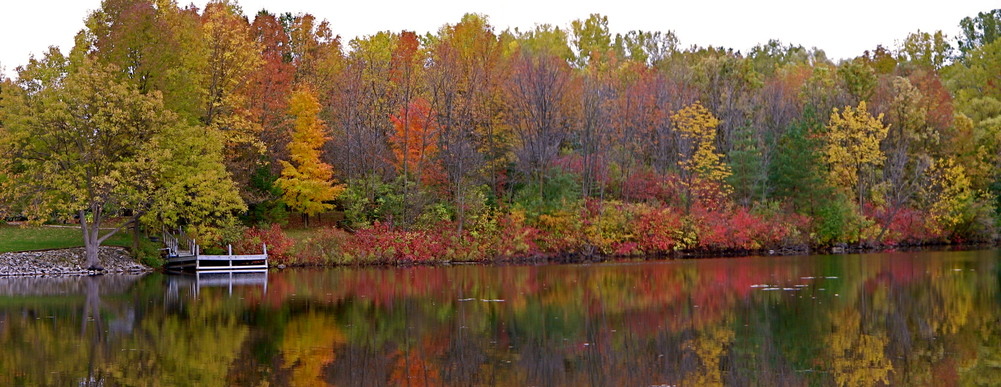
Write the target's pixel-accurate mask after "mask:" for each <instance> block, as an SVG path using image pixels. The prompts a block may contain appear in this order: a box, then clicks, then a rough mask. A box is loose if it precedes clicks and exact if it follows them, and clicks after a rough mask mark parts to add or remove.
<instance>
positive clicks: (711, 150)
mask: <svg viewBox="0 0 1001 387" xmlns="http://www.w3.org/2000/svg"><path fill="white" fill-rule="evenodd" d="M671 121H672V122H674V126H675V128H676V129H677V130H678V131H679V132H680V133H681V135H682V136H683V137H684V138H685V139H687V140H688V141H689V142H690V143H689V144H688V146H687V147H685V148H687V150H686V151H683V153H684V155H683V157H684V158H683V159H682V160H681V162H679V166H680V167H681V169H682V171H683V174H682V178H683V179H684V181H685V185H686V186H687V187H688V189H689V193H690V195H691V196H692V198H690V199H689V203H690V202H691V201H692V199H694V200H698V201H699V203H700V204H702V205H703V206H705V207H706V208H707V209H719V208H721V207H722V205H723V200H724V199H725V198H726V196H727V195H729V194H730V192H731V191H732V188H730V186H729V184H727V183H726V178H727V177H729V176H730V175H731V174H732V173H733V172H731V170H730V166H729V165H727V164H726V162H724V161H723V154H722V153H719V152H718V151H717V150H716V141H715V139H716V127H717V126H719V123H720V121H719V119H717V118H716V117H715V116H713V114H712V112H710V111H709V109H706V108H705V107H703V106H702V104H701V103H700V102H698V101H696V102H695V103H694V104H692V105H689V106H687V107H685V108H683V109H681V110H679V111H678V112H677V113H674V115H673V116H671Z"/></svg>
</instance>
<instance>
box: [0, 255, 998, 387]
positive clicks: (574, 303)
mask: <svg viewBox="0 0 1001 387" xmlns="http://www.w3.org/2000/svg"><path fill="white" fill-rule="evenodd" d="M998 260H999V255H998V253H997V252H996V251H981V252H939V253H931V252H930V253H913V254H902V253H899V254H873V255H864V256H852V255H846V256H817V257H781V258H748V259H719V260H692V261H672V262H624V263H613V264H601V265H562V266H560V265H553V266H503V267H484V266H459V267H441V268H429V267H424V268H407V269H331V270H299V271H284V272H272V273H269V274H268V276H267V277H266V279H265V280H263V281H256V282H254V281H249V282H248V281H243V282H231V283H229V284H222V285H221V286H215V285H219V284H213V283H210V282H199V283H194V284H192V283H190V282H184V281H186V279H184V278H178V277H168V276H164V275H159V274H154V275H150V276H147V277H145V278H142V279H141V280H140V279H135V278H133V279H128V280H125V279H115V277H111V276H105V277H89V278H72V279H60V280H51V279H49V280H38V279H23V278H22V279H9V278H8V279H0V384H3V385H24V384H27V385H70V384H76V385H87V384H93V385H149V384H161V385H178V386H185V385H191V386H195V385H198V386H204V385H262V384H271V385H307V386H309V385H360V386H381V385H411V386H421V385H449V386H464V385H661V384H668V385H674V384H677V385H699V386H705V385H721V384H727V385H768V386H782V385H804V384H814V385H879V384H892V385H928V384H958V385H973V384H978V383H981V384H982V383H987V384H989V383H991V382H992V381H997V380H1001V374H999V369H998V368H997V367H995V366H994V365H996V364H998V363H999V361H1001V354H999V350H1001V342H999V341H1001V339H999V336H1001V335H999V332H998V331H997V330H998V326H997V321H998V319H999V318H1001V312H999V310H1001V308H998V306H999V303H1001V302H999V299H1001V294H999V288H998V281H999V278H1001V276H999V269H998V268H999V265H998ZM230 285H232V286H230ZM265 286H266V287H265Z"/></svg>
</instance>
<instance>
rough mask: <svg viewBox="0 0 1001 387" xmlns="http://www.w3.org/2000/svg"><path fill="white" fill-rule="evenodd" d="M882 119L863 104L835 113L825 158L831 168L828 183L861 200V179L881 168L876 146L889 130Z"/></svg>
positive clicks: (883, 157)
mask: <svg viewBox="0 0 1001 387" xmlns="http://www.w3.org/2000/svg"><path fill="white" fill-rule="evenodd" d="M882 121H883V115H882V114H880V115H879V116H877V117H873V116H872V115H871V114H869V112H868V110H867V109H866V103H865V101H862V102H859V104H858V107H854V108H853V107H851V106H846V107H845V109H844V110H843V111H838V109H836V108H835V109H834V111H833V112H832V113H831V119H830V121H829V122H828V125H827V130H828V132H827V139H826V140H827V141H826V144H825V147H824V157H825V160H826V161H827V164H828V165H829V167H830V175H829V179H830V182H831V183H832V184H833V185H834V186H836V187H840V188H842V189H845V190H846V191H849V192H854V193H855V194H857V195H859V196H860V197H861V195H862V191H863V189H864V186H863V183H864V181H863V179H864V178H865V176H868V175H871V174H872V173H873V172H874V171H875V169H876V168H878V167H880V166H882V165H883V161H884V160H886V156H885V155H884V154H883V151H882V150H880V148H879V145H880V143H881V142H882V141H883V139H885V138H886V135H887V132H888V131H889V127H888V126H886V125H883V122H882Z"/></svg>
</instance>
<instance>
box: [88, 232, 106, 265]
mask: <svg viewBox="0 0 1001 387" xmlns="http://www.w3.org/2000/svg"><path fill="white" fill-rule="evenodd" d="M98 247H100V246H99V245H98V244H97V238H96V235H94V236H93V237H91V236H85V237H84V248H85V249H86V250H87V261H86V262H85V263H84V266H86V267H87V270H104V268H103V267H101V260H100V257H99V256H98Z"/></svg>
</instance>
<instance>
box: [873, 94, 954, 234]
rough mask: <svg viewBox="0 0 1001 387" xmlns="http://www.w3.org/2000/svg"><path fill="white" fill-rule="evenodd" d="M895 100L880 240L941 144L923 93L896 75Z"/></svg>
mask: <svg viewBox="0 0 1001 387" xmlns="http://www.w3.org/2000/svg"><path fill="white" fill-rule="evenodd" d="M893 93H894V96H893V100H892V101H891V102H890V109H889V110H890V111H889V115H888V118H889V120H890V127H889V129H888V130H887V137H886V139H885V141H883V146H882V149H883V153H884V154H885V155H886V156H887V159H888V160H887V163H886V166H885V168H884V169H883V179H884V180H883V183H884V185H885V187H884V188H885V191H886V193H885V195H884V196H885V199H886V203H885V204H886V207H887V208H886V211H885V214H884V217H883V227H882V229H881V230H880V233H879V236H878V237H877V238H876V239H877V240H879V239H882V237H883V234H884V233H885V232H886V230H887V229H888V228H889V226H890V222H892V221H893V218H894V217H896V215H897V212H899V211H900V209H901V208H903V207H904V206H905V205H906V204H907V202H908V201H910V200H911V198H912V197H913V196H914V194H915V193H917V192H918V189H919V188H920V187H921V185H922V184H923V183H924V180H925V179H924V178H925V172H927V170H928V168H929V167H931V164H932V156H931V153H932V152H933V151H934V149H935V148H936V147H937V145H938V141H939V133H938V132H937V131H935V130H934V129H933V128H931V127H930V126H929V125H928V121H927V119H926V118H927V115H928V110H927V108H926V105H925V103H924V102H923V100H924V96H923V95H921V91H920V90H918V88H917V87H914V86H913V85H911V83H910V81H908V80H907V78H903V77H894V78H893Z"/></svg>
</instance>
